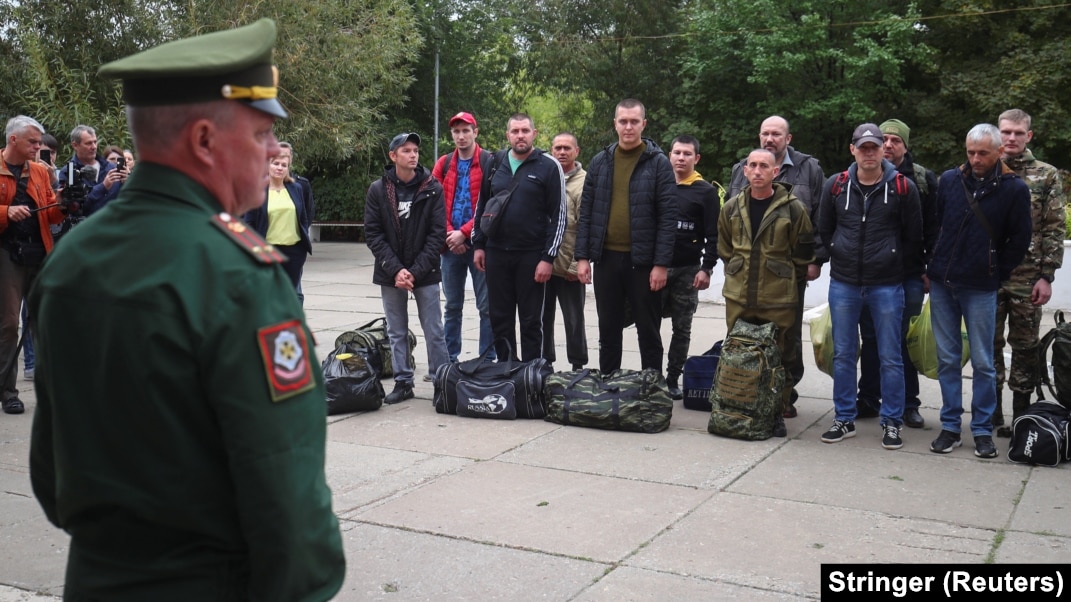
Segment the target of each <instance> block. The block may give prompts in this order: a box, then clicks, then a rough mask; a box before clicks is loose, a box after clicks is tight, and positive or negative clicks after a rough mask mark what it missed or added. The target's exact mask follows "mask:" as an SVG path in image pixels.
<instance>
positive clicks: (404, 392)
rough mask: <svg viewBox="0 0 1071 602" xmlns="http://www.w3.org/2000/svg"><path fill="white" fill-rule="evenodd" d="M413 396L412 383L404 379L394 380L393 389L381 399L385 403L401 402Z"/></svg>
mask: <svg viewBox="0 0 1071 602" xmlns="http://www.w3.org/2000/svg"><path fill="white" fill-rule="evenodd" d="M412 398H413V383H411V382H409V381H405V380H399V381H395V382H394V390H393V391H391V392H390V393H389V394H388V395H387V397H386V398H384V399H383V403H385V404H395V403H401V402H403V401H405V400H406V399H412Z"/></svg>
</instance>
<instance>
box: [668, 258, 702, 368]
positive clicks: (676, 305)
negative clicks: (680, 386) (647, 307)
mask: <svg viewBox="0 0 1071 602" xmlns="http://www.w3.org/2000/svg"><path fill="white" fill-rule="evenodd" d="M698 273H699V266H698V265H686V266H681V267H676V268H669V273H668V274H667V275H666V287H665V288H664V289H662V290H663V291H664V292H663V293H662V295H663V296H662V317H663V318H670V320H671V321H672V324H673V336H672V338H670V340H669V353H668V357H667V358H666V378H667V379H669V380H672V379H675V378H677V377H678V376H680V375H681V372H682V371H683V370H684V360H686V359H688V348H689V347H690V346H691V343H692V317H693V316H694V315H695V310H696V309H697V308H698V307H699V291H698V290H697V289H696V288H695V287H694V286H692V285H693V284H694V283H695V275H696V274H698ZM710 344H711V345H713V344H714V341H711V342H710Z"/></svg>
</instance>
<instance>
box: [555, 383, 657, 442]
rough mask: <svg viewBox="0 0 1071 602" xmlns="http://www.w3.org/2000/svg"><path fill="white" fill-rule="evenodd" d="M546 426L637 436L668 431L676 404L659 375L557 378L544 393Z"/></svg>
mask: <svg viewBox="0 0 1071 602" xmlns="http://www.w3.org/2000/svg"><path fill="white" fill-rule="evenodd" d="M543 391H544V395H545V397H546V399H547V416H546V420H547V421H548V422H556V423H558V424H564V425H567V426H586V427H590V428H598V429H608V430H615V431H632V432H636V433H658V432H661V431H664V430H666V429H667V428H669V421H670V419H671V418H672V416H673V399H672V398H671V397H670V396H669V387H668V386H667V385H666V381H665V379H664V378H662V375H661V374H659V373H658V371H657V370H652V369H648V370H644V371H642V372H637V371H635V370H614V371H613V372H611V373H609V374H605V375H604V374H602V373H601V372H599V371H598V370H577V371H574V372H556V373H554V374H551V375H550V376H549V377H548V378H547V383H546V385H545V386H544V388H543Z"/></svg>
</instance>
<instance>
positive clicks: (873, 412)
mask: <svg viewBox="0 0 1071 602" xmlns="http://www.w3.org/2000/svg"><path fill="white" fill-rule="evenodd" d="M855 411H856V414H855V417H856V418H877V417H878V416H881V406H880V405H878V406H875V405H874V404H873V403H871V402H869V401H866V400H864V399H857V400H856V401H855Z"/></svg>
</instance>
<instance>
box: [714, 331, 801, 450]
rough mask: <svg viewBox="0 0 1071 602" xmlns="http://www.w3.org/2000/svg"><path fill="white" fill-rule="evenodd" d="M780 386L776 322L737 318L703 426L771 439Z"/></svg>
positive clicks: (723, 352) (733, 434)
mask: <svg viewBox="0 0 1071 602" xmlns="http://www.w3.org/2000/svg"><path fill="white" fill-rule="evenodd" d="M784 386H785V369H784V367H783V366H782V365H781V349H780V348H779V347H778V346H777V326H776V325H775V324H773V323H772V322H767V323H766V324H761V325H759V324H752V323H751V322H748V321H746V320H737V321H736V323H735V324H733V330H732V332H730V333H729V336H728V337H727V338H726V339H725V343H724V344H723V345H722V347H721V359H720V360H719V361H718V371H717V373H716V374H715V375H714V386H713V388H711V390H710V403H711V406H712V409H711V411H710V422H709V423H708V424H707V431H708V432H710V433H712V434H715V435H722V436H723V437H732V438H734V439H747V440H750V441H761V440H763V439H769V438H770V437H772V436H773V430H774V427H775V426H776V425H777V420H778V417H779V416H781V412H782V411H783V407H782V405H783V402H782V401H781V395H782V388H783V387H784Z"/></svg>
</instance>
